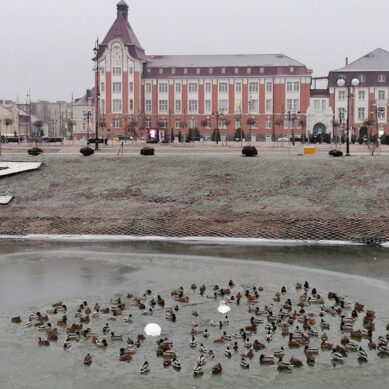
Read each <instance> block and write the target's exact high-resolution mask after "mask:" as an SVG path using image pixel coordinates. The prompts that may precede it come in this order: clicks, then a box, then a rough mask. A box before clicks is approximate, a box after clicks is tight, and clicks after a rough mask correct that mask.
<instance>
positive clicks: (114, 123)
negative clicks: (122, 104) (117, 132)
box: [112, 119, 122, 128]
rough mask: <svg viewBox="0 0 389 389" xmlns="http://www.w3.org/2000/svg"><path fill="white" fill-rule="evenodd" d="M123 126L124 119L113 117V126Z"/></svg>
mask: <svg viewBox="0 0 389 389" xmlns="http://www.w3.org/2000/svg"><path fill="white" fill-rule="evenodd" d="M121 126H122V119H113V122H112V127H113V128H120V127H121Z"/></svg>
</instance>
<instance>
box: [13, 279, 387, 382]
mask: <svg viewBox="0 0 389 389" xmlns="http://www.w3.org/2000/svg"><path fill="white" fill-rule="evenodd" d="M264 298H265V295H264V288H263V287H261V286H250V287H237V286H235V283H234V282H233V281H232V280H230V281H229V282H228V283H227V284H226V286H223V287H221V286H218V285H213V286H206V285H204V284H203V285H201V286H199V287H198V286H197V285H196V284H192V285H191V286H190V290H188V291H185V289H184V288H183V287H179V288H177V289H174V290H172V291H171V293H170V296H167V297H165V298H163V297H162V296H161V295H160V294H156V295H154V294H153V292H152V291H151V290H146V291H144V293H141V294H139V295H135V294H132V293H128V294H124V295H118V296H115V297H113V298H112V299H111V300H110V302H109V304H107V305H106V306H104V307H102V306H101V305H100V304H99V303H94V304H89V303H88V302H87V301H83V302H82V303H81V304H79V305H77V306H76V307H73V308H70V309H69V307H68V306H67V305H66V304H64V303H63V302H62V301H60V302H56V303H54V304H52V307H51V308H50V309H47V310H46V312H44V313H42V312H36V313H30V314H28V317H27V318H26V320H25V322H24V325H25V326H26V327H29V328H31V329H34V332H33V333H34V334H37V333H38V334H37V337H38V339H37V344H38V345H39V346H42V347H43V346H49V345H50V344H51V343H52V342H59V341H60V339H63V349H64V350H65V351H70V350H71V349H72V347H73V345H74V344H75V343H76V342H80V341H83V342H86V344H89V343H90V347H93V348H94V351H93V352H92V351H90V352H89V353H87V354H86V355H85V357H84V360H83V363H84V364H85V365H86V366H90V365H91V364H92V363H93V353H95V352H97V350H98V349H106V348H107V347H114V345H115V344H117V345H118V346H117V351H118V354H117V358H118V360H119V361H124V362H130V361H131V360H132V359H133V356H134V354H136V353H137V351H138V350H139V349H140V348H142V347H143V344H144V342H145V341H146V342H149V341H150V338H154V341H155V339H157V340H156V342H155V352H156V356H157V357H160V358H161V359H162V365H163V366H164V367H169V366H171V367H172V368H174V369H175V370H180V369H181V367H182V364H181V362H180V360H179V352H178V351H177V350H176V349H175V348H174V343H173V341H172V340H171V339H169V338H168V337H164V336H161V333H162V334H163V333H164V329H165V330H166V331H165V332H168V330H169V331H170V332H172V329H173V327H174V326H175V325H176V324H177V323H181V324H182V323H188V322H189V321H190V325H188V326H187V327H185V331H187V334H188V342H187V344H181V345H179V346H180V348H182V349H183V351H182V352H183V353H185V356H188V355H193V359H194V362H193V375H194V376H201V375H203V374H204V372H205V371H209V372H210V373H211V374H221V373H222V372H223V364H224V363H225V362H226V359H231V358H232V357H234V356H236V355H238V356H239V358H238V361H239V364H240V366H241V368H242V369H249V368H250V367H251V365H253V364H254V362H253V358H254V357H255V355H256V353H257V354H258V357H257V358H258V362H259V364H261V365H275V366H277V368H278V370H280V371H292V370H293V369H295V368H298V367H300V366H303V365H304V364H306V365H308V366H312V365H314V364H315V360H316V357H317V356H318V354H319V353H324V352H325V351H327V350H328V359H330V360H331V361H332V363H333V364H342V363H344V361H345V360H347V358H357V360H358V362H360V363H361V364H362V363H367V362H368V361H369V358H370V356H371V355H372V353H377V354H378V355H379V356H381V357H385V356H389V346H388V341H389V323H388V324H387V325H386V334H385V333H381V334H378V330H377V329H376V328H375V327H376V322H375V312H374V311H372V310H369V309H365V307H364V305H362V304H360V303H358V302H355V303H351V302H350V301H348V300H347V298H346V297H344V296H340V295H339V294H338V293H336V292H329V293H328V295H327V296H326V297H323V296H322V295H321V294H319V293H318V291H317V290H316V288H314V287H311V286H310V285H309V283H308V282H307V281H305V282H304V283H303V284H301V283H297V284H296V285H295V291H293V290H292V291H288V290H287V288H286V287H285V286H282V287H281V288H280V289H279V291H278V292H276V293H275V294H274V296H273V297H272V301H267V302H266V303H265V302H264V301H263V300H264ZM199 299H200V302H197V303H193V302H192V300H193V301H198V300H199ZM205 302H206V303H207V306H208V309H207V313H206V314H205V315H203V314H202V313H201V311H200V310H199V309H200V308H201V307H202V306H203V304H204V303H205ZM209 304H212V305H214V314H215V315H217V316H218V318H217V319H215V318H210V317H208V316H209ZM194 308H197V309H196V310H195V309H194ZM235 313H236V314H235ZM238 313H239V315H238ZM232 314H235V315H233V316H234V317H239V320H237V319H234V320H233V319H230V317H231V316H232ZM205 316H207V317H205ZM140 317H143V320H144V318H145V317H150V318H153V319H154V320H150V323H149V324H148V325H147V326H146V327H145V329H144V331H143V332H142V333H138V334H137V335H136V336H134V335H132V336H131V332H132V331H134V329H133V327H134V325H135V322H136V320H137V319H138V320H139V318H140ZM11 321H12V322H13V323H22V322H23V320H22V319H21V317H20V316H17V317H13V318H12V319H11ZM152 321H159V323H160V324H157V323H153V322H152ZM54 323H55V324H54ZM119 323H120V328H123V326H126V327H124V328H128V330H126V331H124V332H123V333H121V334H119V333H117V329H118V328H119V326H118V325H117V324H119ZM127 326H128V327H127ZM334 327H337V331H334V330H333V329H334ZM230 328H231V329H232V328H239V330H237V331H235V332H233V333H232V330H231V332H230V331H229V329H230ZM330 328H331V330H330ZM35 331H36V332H35ZM174 331H175V329H174ZM39 333H41V334H42V335H41V336H38V335H39ZM330 337H331V339H330ZM275 338H277V342H274V339H275ZM154 341H153V342H154ZM274 343H277V344H282V345H281V346H278V347H272V346H273V344H274ZM299 348H301V350H303V352H301V354H302V355H303V357H300V358H298V357H296V356H295V355H293V352H294V350H295V349H299ZM286 354H292V355H291V356H290V357H289V358H286ZM352 355H355V356H354V357H353V356H352ZM147 359H148V360H150V358H147ZM235 359H236V358H235V357H234V358H232V360H235ZM148 360H145V361H144V362H143V363H142V364H141V365H140V366H139V372H140V373H141V374H145V373H148V372H149V371H150V370H151V366H150V364H149V362H148ZM258 362H257V363H258ZM207 364H209V365H211V366H210V368H209V369H206V365H207ZM153 368H154V366H153Z"/></svg>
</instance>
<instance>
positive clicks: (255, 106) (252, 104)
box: [249, 99, 259, 113]
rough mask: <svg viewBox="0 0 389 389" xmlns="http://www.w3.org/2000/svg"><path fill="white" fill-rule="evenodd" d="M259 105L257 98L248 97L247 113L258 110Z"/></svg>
mask: <svg viewBox="0 0 389 389" xmlns="http://www.w3.org/2000/svg"><path fill="white" fill-rule="evenodd" d="M258 107H259V101H258V100H257V99H250V100H249V113H256V112H258V109H259V108H258Z"/></svg>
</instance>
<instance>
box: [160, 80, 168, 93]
mask: <svg viewBox="0 0 389 389" xmlns="http://www.w3.org/2000/svg"><path fill="white" fill-rule="evenodd" d="M158 87H159V93H167V83H166V82H164V83H161V84H159V85H158Z"/></svg>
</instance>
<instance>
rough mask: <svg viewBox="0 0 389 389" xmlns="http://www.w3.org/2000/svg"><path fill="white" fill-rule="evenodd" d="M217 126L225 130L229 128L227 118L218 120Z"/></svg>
mask: <svg viewBox="0 0 389 389" xmlns="http://www.w3.org/2000/svg"><path fill="white" fill-rule="evenodd" d="M217 126H218V128H220V129H224V130H225V129H226V128H227V126H226V120H225V119H219V120H218V122H217Z"/></svg>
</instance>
